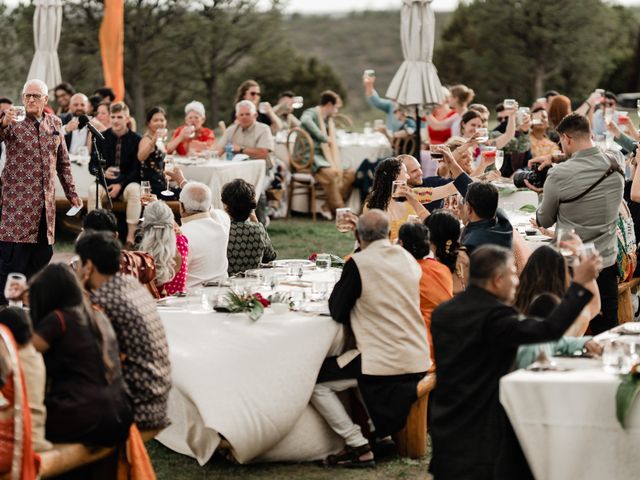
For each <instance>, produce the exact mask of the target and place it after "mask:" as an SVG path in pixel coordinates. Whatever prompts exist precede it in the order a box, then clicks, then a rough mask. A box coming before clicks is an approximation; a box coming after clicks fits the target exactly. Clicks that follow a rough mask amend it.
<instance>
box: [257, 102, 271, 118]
mask: <svg viewBox="0 0 640 480" xmlns="http://www.w3.org/2000/svg"><path fill="white" fill-rule="evenodd" d="M258 111H259V112H260V113H262V114H263V115H266V114H267V113H268V112H269V102H260V103H259V104H258Z"/></svg>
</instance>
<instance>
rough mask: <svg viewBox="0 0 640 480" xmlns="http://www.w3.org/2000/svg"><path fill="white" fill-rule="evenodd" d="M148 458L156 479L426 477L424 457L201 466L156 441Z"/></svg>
mask: <svg viewBox="0 0 640 480" xmlns="http://www.w3.org/2000/svg"><path fill="white" fill-rule="evenodd" d="M147 450H148V452H149V455H150V457H151V462H152V463H153V467H154V469H155V471H156V474H157V475H158V480H165V479H166V480H169V479H170V480H195V479H198V480H200V479H208V478H211V479H213V478H215V479H226V478H242V479H245V480H254V479H255V480H257V479H281V478H289V479H296V480H302V479H304V480H333V479H345V480H364V479H366V480H385V479H390V478H398V479H411V480H423V479H424V480H427V479H431V478H432V477H431V475H429V474H428V473H427V468H428V465H429V462H428V458H423V459H419V460H410V459H406V458H405V459H401V458H397V457H395V458H391V459H385V460H381V461H378V465H377V467H376V468H375V469H367V470H347V469H333V468H332V469H327V468H323V467H321V466H319V465H318V464H315V463H311V462H309V463H268V464H251V465H235V464H233V463H231V462H229V461H227V460H225V459H223V458H222V457H220V456H217V455H214V457H213V458H212V459H211V460H210V461H209V462H208V463H207V464H206V465H204V466H203V467H201V466H200V465H198V462H196V461H195V460H194V459H192V458H190V457H186V456H184V455H180V454H177V453H175V452H172V451H171V450H169V449H168V448H166V447H164V446H163V445H162V444H160V443H159V442H156V441H151V442H148V443H147Z"/></svg>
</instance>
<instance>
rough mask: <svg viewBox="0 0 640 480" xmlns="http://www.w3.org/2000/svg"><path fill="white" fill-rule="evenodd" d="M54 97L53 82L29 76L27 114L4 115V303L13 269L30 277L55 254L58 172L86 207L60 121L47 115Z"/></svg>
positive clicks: (0, 205)
mask: <svg viewBox="0 0 640 480" xmlns="http://www.w3.org/2000/svg"><path fill="white" fill-rule="evenodd" d="M48 101H49V96H48V88H47V85H46V84H45V83H44V82H43V81H42V80H29V81H28V82H27V83H26V84H25V85H24V88H23V89H22V102H23V104H24V106H25V110H26V114H27V116H26V118H25V119H24V120H23V121H20V122H18V121H16V111H15V110H14V109H9V110H6V111H5V112H3V113H2V114H1V116H0V141H4V144H5V146H6V149H7V161H6V165H5V168H4V170H3V172H2V176H1V177H0V181H1V185H2V193H1V196H0V304H5V303H6V299H5V298H4V295H3V294H2V288H3V286H4V284H5V282H6V280H7V275H8V274H9V273H11V272H20V273H23V274H25V275H26V276H27V277H29V276H31V275H33V274H34V273H36V272H38V271H39V270H40V269H41V268H42V267H44V266H45V265H46V264H47V263H49V260H50V259H51V256H52V255H53V242H54V237H55V218H56V201H55V177H56V175H57V176H58V178H59V179H60V183H61V184H62V188H63V189H64V193H65V195H66V197H67V199H68V200H69V201H70V202H71V204H72V205H73V206H74V207H82V200H81V199H80V197H78V194H77V193H76V188H75V185H74V182H73V177H72V175H71V165H70V163H69V154H68V152H67V146H66V145H65V142H64V138H63V137H62V133H61V122H60V119H59V118H58V117H56V116H55V115H49V114H47V113H44V107H45V105H46V104H47V102H48Z"/></svg>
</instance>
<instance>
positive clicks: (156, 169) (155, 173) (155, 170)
mask: <svg viewBox="0 0 640 480" xmlns="http://www.w3.org/2000/svg"><path fill="white" fill-rule="evenodd" d="M166 156H167V155H166V153H165V152H163V151H162V150H160V149H159V148H158V146H157V145H154V146H153V152H151V154H150V155H149V156H148V157H147V159H146V160H145V161H144V162H143V163H142V165H141V166H140V179H141V180H143V181H144V180H146V181H148V182H150V183H151V193H153V194H154V195H155V196H157V197H158V199H159V200H177V199H178V197H179V196H180V188H178V187H169V190H171V192H172V194H171V195H163V194H162V193H161V192H163V191H165V190H166V189H167V182H166V180H165V175H164V160H165V157H166Z"/></svg>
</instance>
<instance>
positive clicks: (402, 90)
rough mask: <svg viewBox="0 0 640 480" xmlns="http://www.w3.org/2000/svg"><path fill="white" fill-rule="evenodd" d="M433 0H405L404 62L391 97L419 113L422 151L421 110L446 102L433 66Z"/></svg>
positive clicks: (402, 27) (402, 18) (402, 22)
mask: <svg viewBox="0 0 640 480" xmlns="http://www.w3.org/2000/svg"><path fill="white" fill-rule="evenodd" d="M432 1H433V0H402V4H403V5H402V11H401V13H400V40H401V42H402V54H403V56H404V62H402V65H400V68H399V69H398V71H397V72H396V74H395V76H394V77H393V80H392V81H391V84H389V88H388V89H387V95H386V96H387V97H388V98H390V99H392V100H395V101H396V102H398V104H399V105H401V106H403V107H414V108H415V109H416V117H417V118H416V121H417V127H418V128H417V133H416V135H417V140H418V143H417V148H418V149H419V148H420V115H419V113H420V110H421V109H424V108H425V107H428V106H429V105H434V104H436V103H440V102H442V101H443V100H444V94H443V92H442V85H441V83H440V79H439V78H438V71H437V69H436V67H435V65H434V64H433V63H432V59H433V47H434V43H435V31H436V19H435V15H434V13H433V10H432V9H431V2H432Z"/></svg>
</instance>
